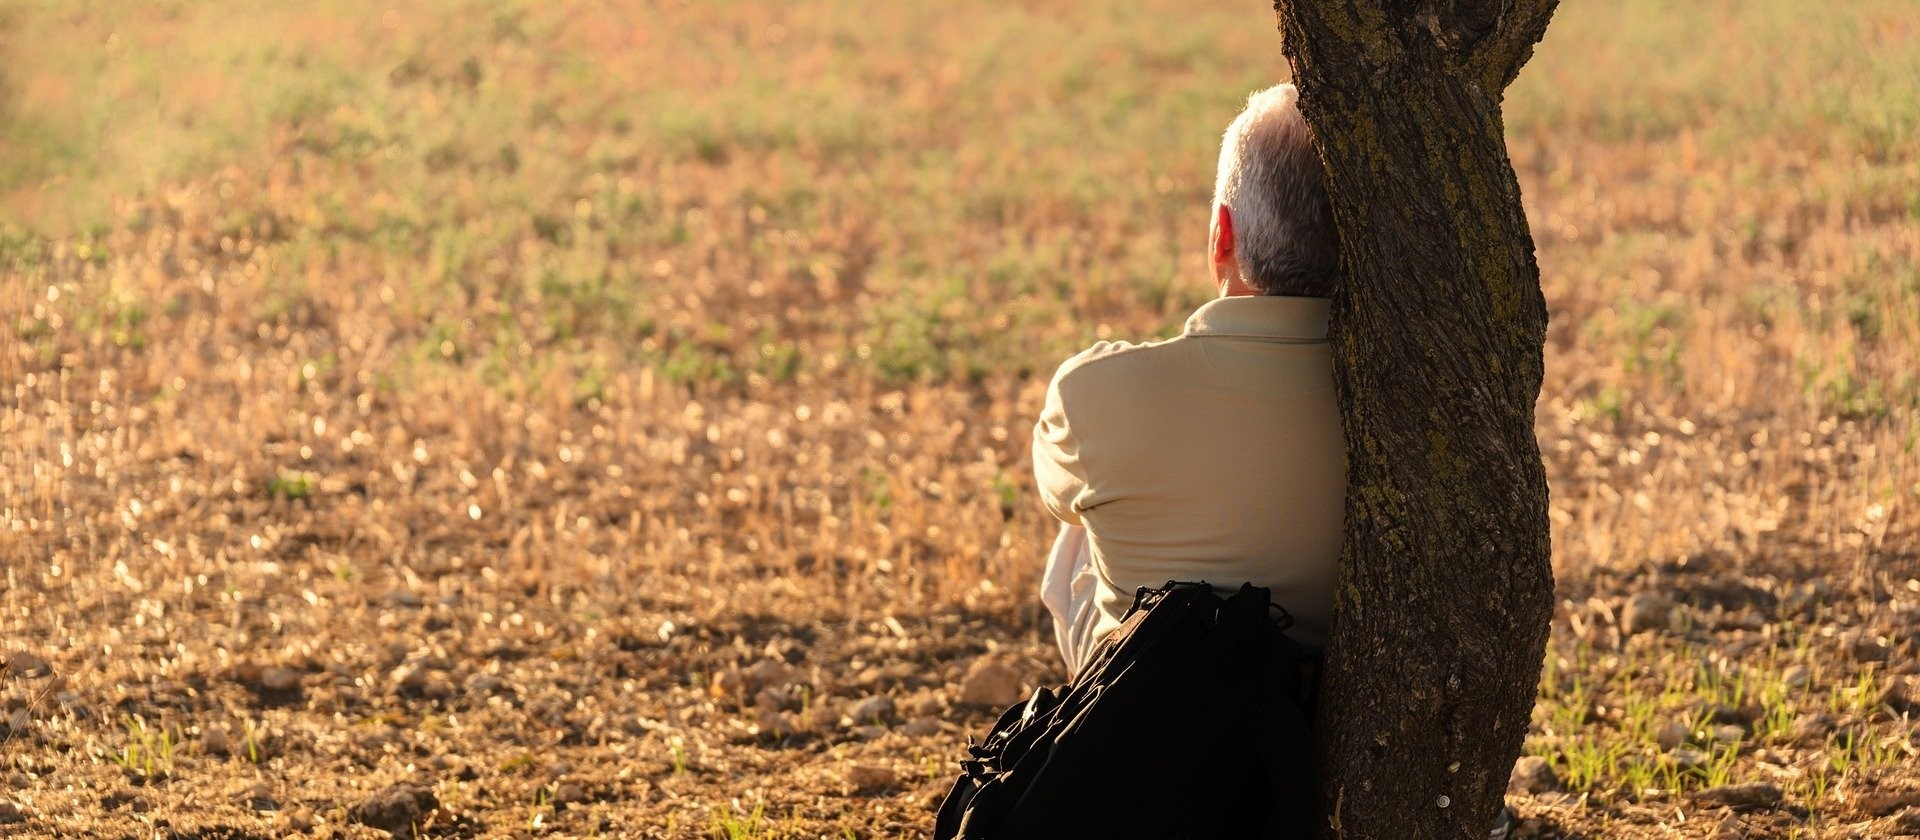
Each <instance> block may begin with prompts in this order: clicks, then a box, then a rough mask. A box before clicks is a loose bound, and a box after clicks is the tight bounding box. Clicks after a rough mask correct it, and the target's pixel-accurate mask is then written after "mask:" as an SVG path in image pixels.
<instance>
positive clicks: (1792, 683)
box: [1780, 665, 1813, 688]
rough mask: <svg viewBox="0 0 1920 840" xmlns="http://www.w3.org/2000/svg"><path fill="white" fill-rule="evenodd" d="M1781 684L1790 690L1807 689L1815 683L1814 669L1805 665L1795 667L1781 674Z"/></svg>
mask: <svg viewBox="0 0 1920 840" xmlns="http://www.w3.org/2000/svg"><path fill="white" fill-rule="evenodd" d="M1780 682H1782V683H1784V684H1785V685H1786V686H1787V687H1788V688H1806V687H1807V685H1808V684H1810V683H1812V682H1813V669H1811V668H1808V667H1807V666H1805V665H1794V666H1792V667H1789V668H1788V669H1787V670H1785V671H1781V672H1780Z"/></svg>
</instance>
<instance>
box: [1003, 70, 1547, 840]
mask: <svg viewBox="0 0 1920 840" xmlns="http://www.w3.org/2000/svg"><path fill="white" fill-rule="evenodd" d="M1298 98H1299V93H1298V91H1296V90H1295V89H1294V87H1293V86H1292V85H1280V86H1277V87H1273V88H1269V89H1267V90H1264V91H1260V92H1259V93H1256V94H1254V95H1253V96H1252V97H1250V98H1248V100H1247V107H1246V110H1244V111H1242V112H1241V113H1240V116H1239V117H1237V118H1235V119H1234V121H1233V124H1232V125H1230V126H1228V127H1227V133H1226V137H1225V139H1224V140H1223V142H1222V143H1221V146H1220V170H1219V176H1218V180H1217V181H1216V182H1215V185H1214V193H1213V198H1214V200H1213V219H1212V225H1211V230H1210V231H1209V234H1208V240H1209V241H1208V248H1207V257H1208V262H1209V263H1210V264H1211V266H1212V275H1213V282H1214V284H1215V285H1216V286H1217V287H1218V288H1219V289H1220V297H1219V298H1217V299H1215V300H1212V301H1209V302H1207V303H1206V304H1205V305H1203V306H1201V307H1200V308H1199V309H1198V310H1196V311H1195V312H1194V313H1193V315H1192V316H1191V317H1189V318H1188V319H1187V325H1186V330H1185V331H1184V332H1183V333H1182V334H1181V335H1180V336H1178V337H1175V338H1171V339H1168V340H1166V341H1154V342H1148V343H1145V344H1130V343H1126V342H1105V341H1103V342H1100V343H1098V344H1095V345H1094V346H1092V347H1090V348H1088V349H1087V350H1086V351H1084V352H1082V353H1080V354H1079V355H1076V356H1074V357H1073V358H1071V359H1068V360H1067V361H1066V363H1065V364H1062V365H1061V366H1060V370H1059V371H1058V372H1057V373H1055V374H1054V377H1053V382H1052V383H1051V384H1050V385H1049V386H1048V388H1047V402H1046V406H1045V408H1044V409H1043V410H1042V412H1041V414H1040V420H1039V423H1038V424H1037V425H1036V426H1035V427H1034V431H1033V469H1034V476H1035V479H1036V480H1037V483H1038V484H1039V487H1040V495H1041V497H1042V498H1043V499H1044V500H1045V502H1046V505H1047V508H1048V509H1049V510H1051V511H1052V512H1053V514H1054V515H1055V516H1057V517H1059V518H1060V520H1061V521H1062V522H1064V523H1066V524H1065V525H1064V526H1063V527H1062V529H1061V532H1060V537H1059V539H1058V540H1057V541H1056V542H1055V544H1054V550H1053V555H1052V557H1051V558H1049V560H1048V563H1047V570H1046V575H1045V577H1044V578H1043V581H1042V585H1041V588H1042V593H1041V594H1042V599H1043V600H1044V601H1046V603H1047V606H1048V609H1049V610H1050V611H1051V612H1052V613H1053V615H1054V629H1055V631H1056V633H1057V634H1058V637H1059V640H1060V648H1061V653H1062V654H1063V655H1064V656H1065V657H1066V660H1067V667H1068V668H1069V669H1070V670H1073V671H1078V670H1079V669H1080V667H1081V666H1083V665H1084V664H1086V659H1087V656H1088V654H1090V653H1091V652H1092V649H1093V648H1094V647H1095V646H1096V644H1097V642H1098V641H1099V640H1100V639H1101V638H1103V637H1104V636H1106V635H1107V634H1108V633H1109V632H1111V631H1112V630H1114V629H1115V628H1117V627H1119V626H1120V619H1121V617H1122V616H1124V615H1125V614H1126V611H1127V608H1128V607H1129V606H1131V605H1132V603H1133V594H1134V591H1135V590H1136V589H1138V588H1139V587H1142V586H1148V587H1157V586H1160V585H1162V584H1165V583H1166V582H1167V581H1169V580H1181V581H1202V580H1204V581H1207V582H1209V583H1212V584H1214V585H1215V586H1216V587H1218V588H1220V589H1222V590H1223V594H1225V593H1227V592H1231V591H1233V590H1236V589H1238V588H1239V586H1240V584H1241V583H1243V582H1251V583H1253V584H1254V585H1255V586H1262V587H1266V588H1267V589H1268V590H1269V591H1270V593H1271V597H1272V599H1273V601H1274V603H1277V604H1279V605H1280V606H1282V607H1285V608H1286V609H1287V610H1288V611H1289V612H1291V613H1292V614H1293V617H1294V619H1295V623H1294V625H1293V627H1292V629H1291V630H1290V631H1289V635H1291V636H1293V637H1294V638H1295V639H1296V640H1298V641H1300V642H1302V643H1304V644H1309V645H1321V644H1324V643H1325V639H1326V634H1327V631H1328V630H1329V629H1330V626H1331V624H1332V622H1333V588H1334V582H1335V579H1336V576H1337V565H1338V562H1339V558H1340V547H1341V540H1342V538H1343V536H1344V515H1345V510H1344V508H1345V500H1346V453H1345V441H1344V438H1343V436H1342V433H1341V430H1340V410H1339V406H1338V405H1337V404H1336V403H1335V401H1334V395H1333V362H1332V358H1331V356H1330V355H1329V350H1328V345H1327V314H1328V304H1329V300H1328V299H1329V298H1330V297H1331V296H1332V294H1333V283H1334V275H1335V272H1336V270H1337V268H1338V265H1339V238H1338V235H1337V234H1336V233H1335V231H1334V226H1333V214H1332V211H1331V210H1330V208H1329V206H1328V202H1327V195H1326V189H1325V186H1324V185H1323V184H1322V172H1323V170H1322V167H1321V165H1320V159H1319V157H1318V156H1317V155H1316V154H1315V152H1314V150H1313V144H1312V140H1311V138H1310V137H1309V135H1308V133H1307V125H1306V122H1305V120H1303V119H1302V118H1301V116H1300V111H1299V109H1298V107H1297V104H1296V103H1297V100H1298ZM1511 824H1512V814H1511V813H1510V812H1508V811H1505V810H1503V811H1502V812H1501V814H1500V818H1499V821H1498V823H1497V824H1496V825H1495V826H1494V828H1493V830H1492V831H1491V832H1490V833H1489V834H1488V837H1489V840H1501V838H1504V837H1506V836H1507V833H1508V830H1509V828H1510V827H1511Z"/></svg>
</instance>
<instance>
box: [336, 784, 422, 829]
mask: <svg viewBox="0 0 1920 840" xmlns="http://www.w3.org/2000/svg"><path fill="white" fill-rule="evenodd" d="M439 807H440V800H439V799H438V798H437V797H435V796H434V795H433V791H431V790H428V789H426V788H424V787H420V786H419V785H407V784H397V785H388V786H386V787H383V788H381V789H379V790H377V791H374V793H373V795H371V796H368V797H367V798H365V799H362V800H360V801H359V802H357V803H355V804H354V806H353V807H352V808H349V809H347V819H349V820H351V821H353V822H356V823H359V824H361V825H365V826H371V827H373V828H377V829H380V830H382V831H385V832H387V833H389V834H392V835H393V836H394V837H397V838H400V840H413V836H414V835H413V827H414V826H415V825H418V824H419V823H420V819H421V817H424V816H426V814H427V813H428V812H429V811H432V810H434V809H436V808H439Z"/></svg>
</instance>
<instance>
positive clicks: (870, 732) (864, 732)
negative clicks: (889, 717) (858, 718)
mask: <svg viewBox="0 0 1920 840" xmlns="http://www.w3.org/2000/svg"><path fill="white" fill-rule="evenodd" d="M886 734H887V728H886V727H884V726H856V727H854V728H853V738H854V740H856V741H872V740H876V739H879V738H881V737H884V736H885V735H886Z"/></svg>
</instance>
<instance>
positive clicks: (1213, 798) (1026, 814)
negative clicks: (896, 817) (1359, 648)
mask: <svg viewBox="0 0 1920 840" xmlns="http://www.w3.org/2000/svg"><path fill="white" fill-rule="evenodd" d="M1271 609H1272V608H1271V607H1270V606H1269V604H1268V601H1267V590H1265V589H1261V588H1258V587H1255V586H1253V585H1251V584H1248V585H1245V586H1242V587H1241V588H1240V591H1239V592H1238V593H1236V594H1234V595H1233V596H1231V597H1229V598H1221V597H1220V596H1219V595H1217V594H1215V593H1214V591H1213V589H1212V588H1211V587H1209V586H1207V585H1206V584H1204V583H1197V584H1196V583H1174V582H1168V584H1167V585H1166V586H1165V587H1164V588H1161V589H1158V590H1149V589H1146V588H1144V587H1143V588H1142V589H1141V590H1140V592H1139V594H1138V595H1137V596H1136V597H1135V599H1134V604H1133V609H1132V610H1130V611H1129V612H1128V613H1127V617H1126V620H1125V621H1124V622H1123V623H1122V624H1121V626H1120V629H1119V630H1118V631H1116V632H1115V633H1114V634H1113V635H1112V636H1110V637H1109V638H1108V639H1106V640H1105V641H1103V642H1102V643H1101V644H1100V646H1099V647H1098V648H1097V649H1095V651H1094V654H1093V657H1092V661H1091V662H1089V663H1088V665H1087V667H1086V668H1085V669H1084V670H1082V671H1081V673H1080V675H1079V676H1078V677H1077V678H1075V679H1074V681H1073V682H1072V683H1071V684H1069V685H1066V686H1062V687H1060V688H1057V689H1049V688H1042V689H1040V690H1039V691H1036V692H1034V695H1033V696H1032V697H1031V698H1029V699H1028V700H1027V701H1026V702H1025V703H1022V704H1019V705H1016V706H1014V707H1013V708H1011V709H1008V710H1007V711H1006V712H1005V713H1003V714H1002V715H1001V716H1000V720H999V721H998V722H997V723H995V724H994V726H993V729H992V731H990V732H989V733H988V734H987V737H986V738H985V740H983V741H982V742H981V743H979V744H977V745H972V746H969V747H968V751H969V753H970V754H971V757H970V758H969V759H967V760H964V761H962V762H961V768H962V771H963V772H962V773H961V776H960V778H959V780H957V781H956V782H954V785H953V789H952V790H951V791H949V792H948V794H947V797H946V800H945V801H943V802H942V803H941V805H940V814H939V817H938V819H937V821H936V823H935V828H934V838H935V840H1024V838H1048V839H1049V840H1052V838H1062V837H1100V838H1155V839H1156V840H1158V838H1228V837H1230V838H1269V840H1283V839H1284V840H1291V838H1307V837H1311V836H1312V834H1313V830H1314V828H1315V822H1316V816H1317V811H1318V806H1319V800H1320V783H1319V775H1318V773H1317V772H1316V770H1315V757H1314V756H1315V754H1314V748H1313V733H1312V728H1311V724H1310V723H1309V720H1310V718H1311V716H1312V713H1313V712H1312V706H1313V702H1314V698H1313V690H1314V683H1315V681H1316V679H1315V675H1317V670H1318V669H1317V664H1318V659H1317V654H1316V653H1314V652H1310V651H1309V650H1308V649H1306V648H1303V647H1302V646H1301V645H1299V644H1298V643H1296V642H1294V641H1293V640H1292V639H1290V638H1288V637H1287V635H1286V633H1285V629H1286V626H1287V625H1289V624H1291V623H1292V619H1291V618H1290V617H1288V616H1286V614H1285V611H1284V610H1281V611H1279V612H1280V616H1281V618H1280V621H1278V622H1276V621H1275V619H1274V617H1273V614H1272V613H1271V612H1270V610H1271Z"/></svg>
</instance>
